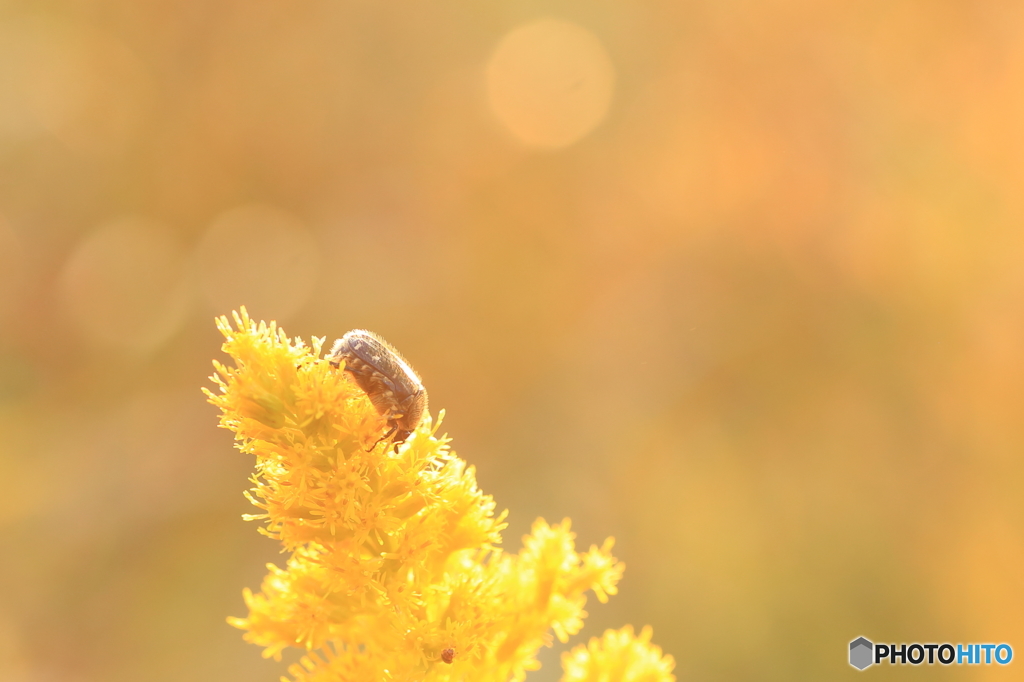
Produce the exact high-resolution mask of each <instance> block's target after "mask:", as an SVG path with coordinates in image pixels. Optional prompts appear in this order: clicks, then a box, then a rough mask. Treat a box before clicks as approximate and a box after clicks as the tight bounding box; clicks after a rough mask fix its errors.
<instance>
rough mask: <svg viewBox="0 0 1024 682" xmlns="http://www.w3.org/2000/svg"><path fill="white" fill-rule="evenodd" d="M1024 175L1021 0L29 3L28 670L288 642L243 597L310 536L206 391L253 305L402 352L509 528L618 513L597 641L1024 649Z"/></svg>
mask: <svg viewBox="0 0 1024 682" xmlns="http://www.w3.org/2000/svg"><path fill="white" fill-rule="evenodd" d="M1022 187H1024V6H1019V5H1015V4H1013V3H1004V2H994V1H987V0H982V1H973V2H966V1H960V2H957V1H953V0H916V1H915V0H884V1H876V0H859V1H856V2H854V1H852V0H850V1H847V2H838V1H837V2H809V1H800V0H769V1H766V2H752V1H749V0H748V1H744V0H692V1H689V2H680V1H678V0H647V1H643V2H600V3H595V2H583V1H582V0H556V1H555V2H548V3H540V2H533V1H532V0H531V1H528V2H515V3H513V2H499V3H493V2H464V1H455V2H421V3H410V2H400V3H388V2H370V1H369V0H305V1H299V2H266V1H264V0H245V1H240V0H236V1H231V0H172V1H169V2H161V3H140V2H133V1H131V0H79V1H77V2H70V1H68V0H52V1H51V0H43V1H39V0H32V1H28V0H10V1H9V2H5V3H3V5H2V6H0V467H2V468H0V471H2V476H3V490H4V492H3V494H2V495H0V542H2V547H3V550H2V560H0V679H2V680H5V681H7V682H57V681H59V682H64V681H68V682H93V681H97V682H98V681H100V680H103V681H104V682H117V681H124V682H129V681H131V682H135V681H138V680H146V681H147V682H163V681H176V680H186V679H203V680H253V681H266V682H269V681H271V680H276V679H278V676H279V675H280V674H282V673H283V672H284V669H285V666H284V664H275V663H273V662H267V661H263V660H261V659H260V655H259V653H260V652H259V650H258V648H257V647H254V646H251V645H247V644H245V643H244V642H242V639H241V633H240V632H238V631H236V630H234V629H232V628H230V627H229V626H227V625H226V624H225V622H224V618H225V617H226V616H228V615H244V606H243V604H242V598H241V590H242V588H243V587H245V586H251V587H256V586H257V585H258V583H259V580H260V579H261V577H262V576H263V574H264V572H265V568H264V564H265V563H266V562H268V561H281V560H282V557H281V556H280V555H279V554H278V553H277V547H276V545H275V543H273V542H271V541H269V540H267V539H265V538H263V537H261V536H259V535H257V533H256V527H255V525H253V524H246V523H244V522H242V521H241V520H240V518H239V517H240V515H241V514H243V513H246V512H248V511H249V510H250V507H249V505H248V503H247V502H246V501H245V499H243V497H242V494H241V491H242V489H243V488H244V487H245V486H246V477H247V476H248V472H249V470H250V468H251V464H252V463H251V462H250V461H249V459H248V458H247V457H244V456H242V455H240V454H239V453H237V452H236V451H234V450H232V443H231V439H230V436H229V434H228V433H227V432H224V431H220V430H218V429H217V428H215V425H216V420H217V417H216V411H215V410H214V408H213V407H212V406H210V405H208V404H206V403H205V401H204V398H203V396H202V395H201V393H200V391H199V387H200V386H201V385H209V383H208V381H207V378H206V377H207V376H208V374H209V373H210V371H211V367H210V360H211V359H212V358H215V357H216V358H220V359H223V356H222V354H221V353H220V351H219V346H220V338H219V335H218V333H217V331H216V330H215V328H214V325H213V316H214V315H215V314H223V313H227V312H229V311H230V310H231V309H232V308H234V307H237V306H238V305H239V304H243V303H244V304H246V305H247V306H248V307H249V310H250V312H251V313H252V314H253V316H254V317H257V318H263V319H268V320H269V319H275V320H278V321H279V322H281V323H282V324H283V325H284V327H285V329H286V330H287V331H288V333H289V334H292V335H300V336H303V337H306V338H309V337H310V336H314V335H316V336H326V337H328V342H330V341H331V340H333V339H334V338H336V337H338V336H340V335H341V334H343V333H344V332H345V331H347V330H348V329H352V328H356V327H365V328H368V329H372V330H374V331H376V332H378V333H380V334H381V335H383V336H384V337H385V338H387V339H388V340H390V341H391V342H392V343H394V344H395V345H396V346H397V347H398V348H399V349H400V350H401V351H402V352H403V353H404V354H405V355H407V357H408V358H409V359H410V361H411V362H412V363H413V365H414V366H415V367H416V368H417V369H418V370H419V371H420V373H421V374H422V376H423V377H424V381H425V383H426V385H427V387H428V389H429V390H430V399H431V406H432V407H433V409H434V413H435V414H436V413H437V410H438V409H439V408H445V409H447V417H446V419H445V424H444V427H443V429H442V430H446V431H448V432H449V433H450V434H451V435H452V436H453V437H454V447H455V449H456V450H457V452H458V453H459V454H460V455H461V456H463V457H464V458H466V459H467V460H469V461H470V462H471V463H473V464H475V465H476V466H477V467H478V476H479V480H480V483H481V486H482V488H483V489H484V490H485V491H486V492H488V493H490V494H492V495H494V497H495V499H496V501H497V504H498V508H499V509H504V508H509V509H510V510H511V515H510V517H509V520H510V525H509V529H508V530H507V531H506V535H505V537H506V546H507V548H508V549H510V550H512V551H515V550H517V549H518V547H519V537H520V536H521V535H522V534H523V533H525V532H526V531H527V529H528V527H529V524H530V522H531V521H532V520H533V519H534V518H535V517H536V516H544V517H545V518H547V519H549V520H551V521H556V520H560V519H562V518H563V517H565V516H569V517H571V518H572V519H573V524H574V529H575V530H576V531H577V532H578V533H579V541H580V543H581V544H582V545H583V546H589V544H591V543H594V542H600V541H601V540H602V539H603V538H604V537H605V536H606V535H614V536H615V537H616V538H617V540H618V542H617V545H616V554H617V555H618V556H619V557H620V558H621V559H622V560H624V561H625V562H626V565H627V569H626V574H625V578H624V580H623V583H622V585H621V592H620V594H619V596H617V597H615V598H613V599H612V600H611V602H610V603H609V604H607V605H600V604H597V603H596V602H594V600H591V604H590V605H589V606H590V608H589V611H590V613H591V616H590V618H589V619H588V621H587V626H586V627H585V629H584V630H583V633H582V634H581V635H580V636H578V637H576V638H574V639H573V643H575V642H577V641H585V640H586V638H589V637H590V636H593V635H599V634H600V633H601V632H602V631H603V630H604V629H605V628H607V627H620V626H621V625H624V624H626V623H633V624H634V625H635V626H637V627H638V628H639V627H640V626H642V625H644V624H651V625H653V626H654V641H655V643H657V644H659V645H661V646H662V647H664V649H665V650H666V652H668V653H671V654H672V655H673V656H675V658H676V660H677V661H678V667H677V670H676V672H677V675H678V676H679V679H680V680H681V681H685V680H802V679H834V678H837V677H839V676H844V675H854V674H856V671H854V670H853V669H852V668H850V667H849V666H848V665H847V662H846V655H847V643H848V642H849V641H850V640H852V639H854V638H855V637H857V636H859V635H864V636H867V637H868V638H869V639H872V640H874V641H876V642H913V641H920V642H946V641H948V642H997V643H998V642H1008V643H1010V644H1012V645H1014V646H1015V647H1016V649H1017V652H1018V655H1020V654H1021V653H1024V621H1022V618H1021V613H1022V612H1024V571H1022V566H1024V526H1022V521H1024V498H1022V495H1021V483H1022V480H1024V471H1022V462H1021V457H1020V454H1021V450H1022V446H1024V426H1022V424H1024V420H1022V418H1021V417H1022V415H1021V412H1022V409H1021V408H1022V407H1024V383H1022V382H1024V230H1022V225H1024V192H1022V191H1021V189H1022ZM561 649H562V647H555V648H554V649H552V650H548V651H546V653H544V658H543V659H542V660H543V661H544V662H545V665H544V668H543V669H542V670H541V671H538V672H537V673H535V674H533V675H532V676H531V678H530V679H531V680H534V681H535V682H544V681H547V682H550V681H553V680H557V679H558V676H559V665H558V652H559V651H560V650H561ZM1019 665H1020V663H1019V662H1015V663H1014V665H1013V666H1011V667H1010V668H1008V669H997V667H996V666H993V667H991V668H985V667H973V668H972V667H966V666H965V667H962V668H951V669H946V670H943V671H942V672H943V673H945V677H944V679H946V678H948V679H953V678H955V679H963V680H967V679H970V680H975V679H977V680H980V679H989V678H999V679H1009V677H1010V676H1011V675H1013V670H1014V668H1015V667H1016V666H1019ZM915 670H916V673H918V674H919V675H926V674H928V673H929V672H930V673H933V674H934V673H937V672H938V671H936V670H934V669H929V668H928V667H927V666H922V668H920V669H915ZM866 674H870V675H873V676H875V677H877V678H878V679H892V678H894V677H895V676H896V675H898V674H902V675H906V674H908V671H906V670H900V669H887V668H884V667H883V668H879V669H873V670H872V671H871V672H870V673H866Z"/></svg>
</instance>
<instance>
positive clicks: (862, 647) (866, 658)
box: [850, 637, 875, 670]
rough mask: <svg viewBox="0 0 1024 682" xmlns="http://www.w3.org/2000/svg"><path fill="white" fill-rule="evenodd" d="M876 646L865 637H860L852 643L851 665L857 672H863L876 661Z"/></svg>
mask: <svg viewBox="0 0 1024 682" xmlns="http://www.w3.org/2000/svg"><path fill="white" fill-rule="evenodd" d="M874 650H875V645H874V644H872V643H871V641H870V640H868V639H865V638H864V637H858V638H857V639H855V640H853V641H852V642H850V665H852V666H853V667H854V668H856V669H857V670H863V669H864V668H866V667H868V666H869V665H871V664H872V663H874V661H873V660H872V659H873V658H874V656H873V654H874Z"/></svg>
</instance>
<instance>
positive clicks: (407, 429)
mask: <svg viewBox="0 0 1024 682" xmlns="http://www.w3.org/2000/svg"><path fill="white" fill-rule="evenodd" d="M329 361H330V363H331V364H332V365H334V366H335V367H338V366H339V365H340V364H341V362H342V361H344V362H345V372H347V373H348V375H349V376H351V377H352V380H353V381H355V382H356V385H357V386H359V388H361V389H363V391H365V392H366V395H367V397H368V398H369V399H370V402H371V403H373V406H374V407H375V408H376V409H377V414H379V415H380V416H382V417H385V418H386V419H387V420H388V427H389V429H388V432H387V433H385V434H384V437H383V438H381V439H380V440H379V441H377V442H378V443H380V442H381V441H385V440H387V439H388V438H390V437H391V436H394V445H395V449H396V450H397V448H398V446H399V445H401V444H402V443H404V442H405V441H406V439H407V438H408V437H409V435H410V434H411V433H412V432H413V431H415V430H416V427H417V426H419V423H420V420H422V419H423V414H424V413H425V412H426V411H427V389H425V388H423V382H422V381H420V378H419V376H418V375H417V374H416V372H415V371H413V368H412V367H410V366H409V363H408V362H406V360H405V358H403V357H402V356H401V355H400V354H399V353H398V351H397V350H395V348H394V347H393V346H392V345H391V344H390V343H388V342H387V341H385V340H384V339H382V338H380V337H379V336H377V335H376V334H374V333H373V332H368V331H366V330H365V329H353V330H352V331H350V332H348V333H347V334H345V336H343V337H341V338H340V339H338V340H337V341H335V342H334V347H333V348H331V357H330V360H329Z"/></svg>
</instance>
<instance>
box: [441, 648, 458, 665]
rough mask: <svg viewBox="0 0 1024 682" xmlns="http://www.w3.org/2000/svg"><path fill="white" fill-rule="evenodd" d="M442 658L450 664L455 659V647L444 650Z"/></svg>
mask: <svg viewBox="0 0 1024 682" xmlns="http://www.w3.org/2000/svg"><path fill="white" fill-rule="evenodd" d="M441 660H442V661H444V662H445V663H448V664H449V665H450V664H451V662H452V661H454V660H455V649H445V650H444V651H442V652H441Z"/></svg>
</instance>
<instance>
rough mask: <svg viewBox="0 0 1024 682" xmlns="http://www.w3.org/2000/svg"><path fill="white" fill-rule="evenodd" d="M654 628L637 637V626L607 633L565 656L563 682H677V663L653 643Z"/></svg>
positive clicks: (647, 629)
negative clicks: (634, 630) (675, 671)
mask: <svg viewBox="0 0 1024 682" xmlns="http://www.w3.org/2000/svg"><path fill="white" fill-rule="evenodd" d="M651 635H652V630H651V627H650V626H647V627H645V628H644V629H643V630H641V631H640V635H639V636H636V635H634V634H633V626H632V625H627V626H626V627H624V628H622V629H621V630H607V631H606V632H605V633H604V635H603V636H602V637H601V638H600V639H598V638H597V637H592V638H591V639H590V642H589V643H588V644H586V645H583V644H580V645H579V646H577V647H575V648H574V649H573V650H572V651H567V652H565V653H564V654H562V670H563V671H564V674H563V675H562V680H561V682H675V679H676V676H675V675H673V674H672V669H673V668H675V666H676V662H675V660H674V659H673V658H672V657H671V656H662V654H661V647H658V646H655V645H653V644H651Z"/></svg>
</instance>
